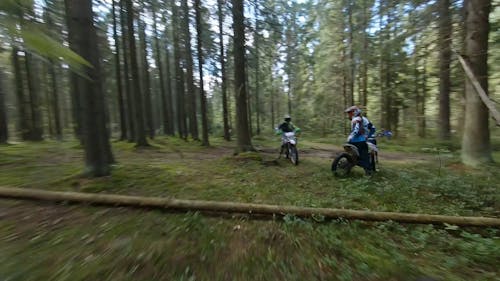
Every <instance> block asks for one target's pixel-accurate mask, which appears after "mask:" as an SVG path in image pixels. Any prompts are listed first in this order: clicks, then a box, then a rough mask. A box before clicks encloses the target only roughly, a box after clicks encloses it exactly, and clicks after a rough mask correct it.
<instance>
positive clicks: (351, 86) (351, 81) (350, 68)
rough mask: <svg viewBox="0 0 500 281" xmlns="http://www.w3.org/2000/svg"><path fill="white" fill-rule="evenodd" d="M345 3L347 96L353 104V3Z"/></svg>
mask: <svg viewBox="0 0 500 281" xmlns="http://www.w3.org/2000/svg"><path fill="white" fill-rule="evenodd" d="M347 5H348V7H347V11H348V22H349V97H350V99H351V105H354V80H355V77H354V72H355V67H356V65H355V63H354V30H353V29H354V24H353V22H352V13H353V11H352V9H353V7H352V6H353V4H352V3H351V0H348V1H347ZM358 100H359V99H358Z"/></svg>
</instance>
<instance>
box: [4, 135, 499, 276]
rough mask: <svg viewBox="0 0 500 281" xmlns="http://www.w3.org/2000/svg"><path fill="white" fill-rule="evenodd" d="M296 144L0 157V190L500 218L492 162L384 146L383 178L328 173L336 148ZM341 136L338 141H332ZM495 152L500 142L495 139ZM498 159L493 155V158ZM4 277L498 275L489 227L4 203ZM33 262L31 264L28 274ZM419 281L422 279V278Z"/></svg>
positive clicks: (120, 147) (18, 149)
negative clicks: (90, 159)
mask: <svg viewBox="0 0 500 281" xmlns="http://www.w3.org/2000/svg"><path fill="white" fill-rule="evenodd" d="M302 139H303V142H300V140H299V153H300V157H301V158H300V159H301V163H300V164H299V165H298V166H294V165H292V164H291V163H290V162H289V161H288V160H286V159H283V158H282V159H278V160H277V161H276V162H275V163H273V165H269V164H267V163H268V160H275V159H277V157H278V147H277V144H278V145H279V141H277V138H267V139H264V138H261V139H260V140H257V141H256V147H257V149H258V150H260V151H261V152H259V153H249V154H247V155H244V156H241V155H240V156H233V151H234V145H235V144H234V142H231V143H227V142H225V141H218V142H216V141H215V140H214V144H213V145H212V146H211V147H210V148H204V147H202V146H200V145H199V142H188V143H186V142H184V141H182V140H178V139H175V138H158V139H156V140H154V141H152V145H153V146H152V147H150V148H144V149H142V148H134V145H133V144H128V143H122V142H114V143H113V150H114V152H115V155H116V156H117V158H118V159H120V161H119V162H118V163H117V164H116V165H115V166H114V167H113V172H112V175H111V176H108V177H102V178H96V179H87V178H81V176H80V174H79V173H80V171H81V161H82V159H83V153H82V151H81V149H80V148H79V146H78V144H77V143H75V142H63V143H58V142H52V141H48V142H44V143H39V144H13V145H10V146H8V147H3V148H2V150H0V156H1V157H0V166H1V169H0V186H10V187H12V186H17V187H23V188H37V189H43V190H54V191H80V192H85V193H89V192H92V193H103V194H122V195H142V196H159V197H167V198H178V199H202V200H216V201H232V202H252V203H268V204H281V205H284V204H286V205H295V206H304V207H334V208H349V209H358V210H372V211H399V212H405V213H421V214H442V215H462V216H486V217H499V215H500V213H499V211H498V210H500V206H499V205H498V204H499V202H500V200H499V193H498V185H499V184H500V180H499V179H498V177H497V176H495V175H497V174H498V168H499V166H498V164H495V165H493V166H491V167H490V169H473V168H468V167H466V166H464V165H462V164H460V161H459V157H458V156H457V152H456V151H445V150H441V151H440V149H438V148H436V147H426V146H425V145H415V144H411V145H410V144H407V145H404V146H402V144H405V143H401V142H394V141H387V140H386V141H384V140H382V141H381V143H380V147H381V151H380V166H379V171H377V173H376V174H375V175H373V176H372V177H366V176H364V174H363V172H362V169H361V168H357V169H356V168H355V169H354V171H353V175H352V177H349V178H345V179H337V178H335V177H334V176H333V175H332V173H331V171H330V164H331V161H332V160H333V157H334V156H335V154H336V153H338V152H340V151H341V148H340V147H339V146H336V145H332V144H331V143H336V142H335V141H333V142H330V140H324V139H323V140H321V139H319V142H318V141H308V140H307V136H304V137H303V138H301V140H302ZM338 141H339V142H340V141H341V140H338ZM495 145H500V143H496V144H495ZM499 157H500V155H499V154H498V153H496V154H495V158H496V159H498V158H499ZM0 215H1V219H0V231H1V233H0V237H2V238H1V240H0V248H1V249H2V254H1V255H0V257H1V260H0V276H3V277H5V278H7V279H6V280H49V279H52V280H109V279H113V280H419V279H418V278H423V277H429V278H433V279H427V280H498V277H499V274H500V272H499V270H498V266H497V261H498V260H499V259H500V256H499V254H500V240H499V229H498V228H474V227H464V228H462V227H457V226H453V225H447V226H443V225H434V226H433V225H425V224H424V225H413V224H400V223H396V222H362V221H350V220H343V219H337V220H323V219H322V218H321V217H315V218H306V219H304V218H298V217H294V216H292V215H286V216H284V217H281V216H278V217H275V218H272V217H260V216H252V215H245V214H229V213H228V214H225V215H224V214H214V213H212V214H211V213H203V212H201V213H200V212H187V213H184V212H182V213H176V212H173V213H172V212H166V213H165V212H163V211H161V210H153V209H149V210H148V209H134V208H133V209H130V208H124V207H117V208H109V207H105V206H89V205H87V206H82V205H73V204H69V205H68V204H64V203H62V204H61V203H59V204H52V203H47V202H43V201H42V202H36V201H35V202H33V201H18V200H8V199H1V200H0ZM28 265H29V266H28ZM421 280H426V279H421Z"/></svg>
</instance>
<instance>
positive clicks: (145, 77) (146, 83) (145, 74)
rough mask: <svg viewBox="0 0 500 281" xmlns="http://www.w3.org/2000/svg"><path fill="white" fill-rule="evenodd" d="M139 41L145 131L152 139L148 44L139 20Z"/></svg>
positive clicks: (153, 133) (142, 23)
mask: <svg viewBox="0 0 500 281" xmlns="http://www.w3.org/2000/svg"><path fill="white" fill-rule="evenodd" d="M139 41H140V46H141V50H142V52H141V54H142V81H143V83H142V84H143V85H142V87H143V91H144V115H145V119H146V120H145V121H146V122H145V125H146V128H145V129H146V132H147V133H148V135H149V137H150V138H151V139H153V138H154V137H155V128H154V125H153V109H152V108H153V106H152V104H151V78H150V76H149V75H150V74H149V62H148V43H147V39H146V23H145V22H144V21H143V20H142V19H139Z"/></svg>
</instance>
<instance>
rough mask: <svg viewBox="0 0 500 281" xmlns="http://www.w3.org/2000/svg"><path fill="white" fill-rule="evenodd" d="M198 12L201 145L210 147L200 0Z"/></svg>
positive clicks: (196, 4) (196, 0) (198, 1)
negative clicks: (204, 84) (204, 83)
mask: <svg viewBox="0 0 500 281" xmlns="http://www.w3.org/2000/svg"><path fill="white" fill-rule="evenodd" d="M194 8H195V11H196V36H197V41H198V45H197V49H198V72H199V74H200V107H201V128H202V133H201V135H202V138H201V145H203V146H209V145H210V143H209V140H208V114H207V97H206V95H205V90H204V86H203V48H202V25H201V3H200V0H195V1H194Z"/></svg>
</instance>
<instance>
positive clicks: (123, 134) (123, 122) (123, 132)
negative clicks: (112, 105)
mask: <svg viewBox="0 0 500 281" xmlns="http://www.w3.org/2000/svg"><path fill="white" fill-rule="evenodd" d="M115 1H116V0H111V8H112V10H111V13H112V16H113V41H114V43H115V76H116V86H117V88H116V90H117V98H118V111H119V114H120V140H121V141H123V140H126V139H127V119H126V118H127V115H126V110H125V101H124V97H123V85H122V72H121V60H120V58H121V56H120V40H119V38H118V31H117V29H118V24H117V20H116V3H115ZM118 1H120V0H118Z"/></svg>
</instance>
